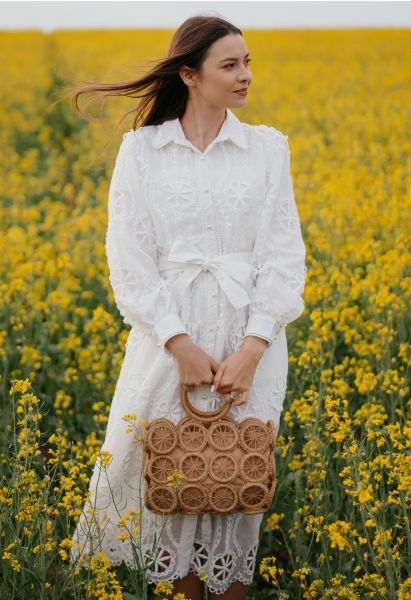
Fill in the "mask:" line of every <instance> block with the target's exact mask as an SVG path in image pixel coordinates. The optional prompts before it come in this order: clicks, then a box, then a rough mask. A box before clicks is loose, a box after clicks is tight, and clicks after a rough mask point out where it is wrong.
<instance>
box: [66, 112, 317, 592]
mask: <svg viewBox="0 0 411 600" xmlns="http://www.w3.org/2000/svg"><path fill="white" fill-rule="evenodd" d="M305 254H306V250H305V245H304V242H303V238H302V233H301V226H300V219H299V213H298V210H297V206H296V202H295V197H294V191H293V181H292V176H291V174H290V148H289V144H288V136H287V135H285V134H283V133H282V132H280V131H279V130H277V129H275V128H274V127H271V126H267V125H251V124H249V123H245V122H241V121H240V120H239V119H238V118H237V117H236V116H235V115H234V113H233V112H232V111H231V110H230V109H226V111H225V119H224V121H223V124H222V126H221V128H220V130H219V133H218V135H217V136H216V138H215V139H214V140H213V141H212V142H211V143H210V144H209V145H208V146H207V148H206V149H205V151H204V152H201V151H200V150H199V149H198V148H196V147H195V146H194V145H193V144H192V143H191V142H190V141H189V140H188V139H187V138H186V137H185V135H184V131H183V128H182V125H181V122H180V119H179V118H174V119H169V120H166V121H164V122H163V123H161V124H159V125H148V126H144V127H140V128H138V129H136V130H134V129H131V130H130V131H128V132H127V133H125V134H124V135H123V138H122V141H121V144H120V147H119V150H118V154H117V157H116V161H115V166H114V170H113V173H112V177H111V183H110V188H109V195H108V225H107V235H106V255H107V261H108V266H109V273H110V274H109V277H110V283H111V287H112V290H113V294H114V298H115V302H116V305H117V307H118V310H119V312H120V314H121V316H122V317H123V321H124V323H126V324H128V325H130V326H131V329H130V331H129V335H128V338H127V341H126V347H125V354H124V360H123V363H122V365H121V369H120V374H119V377H118V380H117V383H116V387H115V392H114V396H113V398H112V403H111V407H110V413H109V417H108V422H107V430H106V435H105V439H104V442H103V445H102V447H101V451H102V453H103V451H105V452H106V453H108V454H107V456H109V457H110V462H109V464H107V461H106V465H105V466H104V467H103V461H102V460H100V458H98V459H97V460H96V462H95V465H94V470H93V473H92V476H91V479H90V483H89V494H90V495H89V499H88V500H87V502H86V503H85V505H84V509H83V512H82V513H81V515H80V517H79V519H78V521H77V523H76V528H75V531H74V534H73V538H72V539H73V542H74V544H73V546H72V547H71V549H70V560H71V562H72V563H73V564H74V563H75V562H76V560H77V558H78V557H79V556H80V555H81V556H83V557H84V560H85V563H84V564H85V565H88V564H89V560H90V559H91V557H92V556H93V555H95V554H97V553H98V552H99V551H103V552H104V553H105V554H106V555H107V556H108V558H109V560H110V562H111V564H112V565H117V564H120V563H121V562H124V563H125V564H127V565H128V566H130V567H131V568H133V567H134V566H135V564H136V563H135V555H134V558H133V551H132V545H131V543H130V539H129V538H128V539H127V536H124V535H122V534H124V523H125V522H126V523H127V522H129V523H130V524H131V523H132V520H133V519H134V522H133V523H134V524H136V530H135V531H137V533H138V539H139V544H140V546H139V547H140V558H141V557H143V562H144V561H146V562H145V564H146V565H147V564H148V565H149V568H148V576H149V581H150V582H158V581H160V580H161V581H173V580H174V579H176V578H180V577H184V576H185V575H187V574H188V573H190V572H193V573H196V574H197V575H203V576H205V578H206V581H207V585H208V589H209V590H210V591H212V592H214V593H217V594H222V593H224V591H226V590H227V589H228V587H229V586H230V585H231V584H232V583H233V582H234V581H240V582H242V583H244V584H250V583H251V582H252V579H253V573H254V568H255V561H256V551H257V547H258V539H259V529H260V525H261V521H262V518H263V515H262V514H243V513H240V512H237V513H231V514H215V513H206V514H204V515H185V514H181V513H176V514H171V515H168V516H167V518H166V519H164V518H163V517H162V516H161V515H158V514H154V513H152V512H150V511H149V510H148V509H147V508H146V507H145V506H144V500H143V497H144V494H143V489H144V480H143V477H142V466H143V448H142V444H141V443H139V437H138V435H137V434H136V433H135V432H137V433H138V432H141V431H142V427H143V423H144V421H145V423H146V424H147V423H149V422H150V421H151V420H153V419H156V418H159V417H164V418H167V419H169V420H171V421H172V422H173V423H177V422H178V421H179V420H180V419H182V418H183V417H184V416H186V415H185V413H184V410H183V408H182V406H181V401H180V391H181V384H180V381H179V375H178V371H177V368H176V361H175V358H174V357H173V355H172V354H171V353H170V351H169V350H168V349H167V347H166V345H165V344H166V342H167V341H168V340H169V339H170V338H171V337H173V336H174V335H177V334H180V333H186V334H188V335H189V336H190V337H191V339H192V340H193V342H194V343H195V344H196V345H197V346H199V347H200V348H202V349H203V350H204V351H205V352H207V353H208V354H209V355H211V356H212V357H214V359H215V360H216V361H217V362H218V363H220V362H221V361H223V360H224V359H225V358H226V357H228V356H229V355H230V354H232V353H233V352H236V351H238V350H240V348H241V345H242V343H243V341H244V339H245V337H247V336H256V337H260V338H263V339H265V340H266V341H267V342H268V344H267V347H266V349H265V350H264V354H263V355H262V357H261V359H260V361H259V363H258V365H257V368H256V371H255V375H254V378H253V381H252V384H251V386H250V388H249V395H248V401H247V402H246V403H244V404H242V405H240V406H236V405H233V406H232V407H231V409H230V411H229V416H230V417H231V418H233V419H234V420H235V421H236V422H237V423H240V422H241V421H242V420H244V419H246V418H247V417H255V416H257V417H258V418H260V419H263V420H264V421H267V420H268V419H272V420H273V422H274V425H275V430H276V433H278V427H279V420H280V415H281V412H282V408H283V401H284V397H285V392H286V387H287V372H288V348H287V340H286V331H285V330H286V326H287V324H288V323H290V322H292V321H293V320H295V319H297V318H298V317H299V316H300V315H301V314H302V312H303V310H304V300H303V298H302V294H303V291H304V284H305V279H306V271H307V269H306V266H305ZM188 396H189V399H190V401H191V404H193V405H194V406H195V407H197V408H199V409H201V410H207V411H211V410H215V409H216V408H218V407H219V406H221V405H222V403H223V402H224V398H223V396H222V394H221V393H219V392H218V391H214V392H212V391H211V386H210V385H209V384H202V385H199V386H197V387H195V388H194V389H193V390H192V391H190V392H188ZM130 416H131V418H133V419H135V420H134V421H133V423H134V426H135V432H134V433H135V435H131V434H130V433H126V428H128V427H130V421H127V419H124V417H130ZM141 421H143V423H141ZM136 442H137V443H136ZM136 515H137V517H136ZM122 525H123V527H122ZM125 538H126V539H125Z"/></svg>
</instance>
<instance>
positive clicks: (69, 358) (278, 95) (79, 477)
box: [0, 29, 411, 600]
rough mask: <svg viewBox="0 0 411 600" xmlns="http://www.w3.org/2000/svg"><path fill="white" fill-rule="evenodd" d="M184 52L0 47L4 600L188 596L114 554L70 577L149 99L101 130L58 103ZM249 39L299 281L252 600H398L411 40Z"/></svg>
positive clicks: (0, 40)
mask: <svg viewBox="0 0 411 600" xmlns="http://www.w3.org/2000/svg"><path fill="white" fill-rule="evenodd" d="M171 35H172V32H171V31H138V30H128V31H114V30H113V31H81V32H80V31H78V32H73V31H60V32H55V33H52V34H48V35H46V34H42V33H39V32H35V31H32V32H19V33H6V32H2V33H0V48H1V55H2V61H1V64H0V90H1V91H0V95H1V108H0V121H1V127H0V139H1V155H2V160H1V162H0V170H1V178H0V181H1V184H0V185H1V206H0V223H1V237H0V270H1V282H0V290H1V308H0V311H1V329H0V356H1V379H0V385H1V391H2V403H1V412H0V432H1V434H0V435H1V437H0V457H1V463H0V464H1V474H0V475H1V482H0V597H1V598H13V599H20V598H21V599H26V598H29V597H30V598H33V599H34V598H40V599H47V600H48V599H50V600H60V599H69V598H70V599H71V598H73V599H76V600H80V599H86V598H100V599H116V600H117V599H121V598H125V599H126V600H132V599H135V600H136V599H145V598H175V599H178V598H180V599H181V598H182V596H181V594H180V595H178V594H174V593H173V590H172V586H170V585H166V584H162V585H158V586H157V588H156V589H152V588H150V587H149V586H147V583H146V580H145V573H144V570H143V571H141V570H140V571H139V570H130V569H127V568H126V567H125V566H124V565H121V566H119V567H113V566H110V563H109V560H108V558H107V557H105V556H103V555H101V556H96V559H95V561H94V562H93V564H92V568H91V569H90V570H86V569H83V568H82V567H81V565H80V566H79V567H77V568H76V569H72V568H70V565H69V560H68V557H69V549H70V544H71V543H72V542H71V534H72V532H73V528H74V524H75V521H76V519H77V517H78V514H79V512H80V511H81V510H82V506H83V503H84V501H85V497H86V492H87V483H88V478H89V477H90V474H91V470H92V466H93V464H94V462H95V460H96V457H97V456H98V455H99V448H100V446H101V443H102V440H103V437H104V432H105V426H106V423H107V418H108V412H109V409H110V402H111V398H112V396H113V393H114V388H115V384H116V380H117V376H118V374H119V370H120V367H121V363H122V359H123V355H124V351H125V341H126V339H127V336H128V327H127V326H124V324H123V322H122V319H121V316H120V314H119V312H118V310H117V308H116V306H115V303H114V298H113V294H112V291H111V288H110V285H109V279H108V267H107V264H106V259H105V227H106V219H107V212H106V206H107V194H108V184H109V179H110V174H111V169H112V167H113V160H114V156H115V154H116V151H117V149H118V145H119V143H120V139H121V135H122V133H124V132H125V131H127V130H128V129H130V128H131V122H132V119H131V118H130V119H129V120H125V121H124V122H123V123H122V124H121V125H120V126H119V128H118V130H117V131H116V133H115V135H114V137H113V138H112V140H111V141H110V143H108V145H107V146H105V143H106V142H107V140H108V138H109V136H110V135H111V133H112V131H113V128H114V126H115V123H117V121H118V119H120V117H121V116H122V115H124V114H125V113H126V111H127V110H130V109H132V108H133V106H135V104H133V103H134V102H136V100H135V99H128V98H115V99H109V100H108V101H107V102H106V104H105V106H104V128H102V127H101V125H100V123H99V122H98V121H97V120H95V121H92V122H88V121H86V120H85V119H82V118H80V117H79V116H78V115H77V114H76V113H75V112H74V110H73V109H72V107H71V104H70V102H69V101H68V100H67V101H63V102H58V103H57V104H53V103H55V101H56V99H57V98H58V93H59V92H61V90H62V89H63V88H64V87H65V86H66V85H71V84H72V83H73V82H79V81H80V80H87V81H99V82H103V81H104V82H113V81H122V80H128V79H132V78H133V77H134V76H136V77H138V76H140V75H141V74H142V73H143V72H144V69H145V66H144V63H145V61H149V60H154V59H157V58H160V57H162V56H164V55H165V54H166V52H167V49H168V43H169V41H170V39H171ZM244 37H245V41H246V44H247V47H248V49H249V51H250V55H251V58H252V62H251V64H250V67H251V69H252V73H253V82H252V84H251V88H250V93H249V96H248V105H247V107H246V108H244V109H242V110H238V111H237V110H236V111H235V112H236V114H237V116H238V117H239V118H240V119H241V120H243V121H248V122H250V123H254V124H258V123H265V124H267V125H271V126H273V127H276V128H277V129H279V130H280V131H282V132H283V133H285V134H286V135H288V136H289V143H290V148H291V159H292V175H293V181H294V191H295V196H296V200H297V205H298V209H299V214H300V218H301V223H302V228H303V236H304V240H305V242H306V246H307V268H308V279H307V284H306V289H305V292H304V299H305V303H306V308H305V311H304V313H303V315H302V316H301V317H300V318H299V319H298V320H297V321H296V322H295V323H292V324H290V325H289V327H288V328H287V339H288V347H289V353H290V365H289V379H288V387H287V397H286V402H285V405H284V411H283V414H282V419H281V425H280V431H279V436H278V439H277V448H276V451H275V452H276V463H277V478H278V481H277V489H276V493H275V497H274V501H273V504H272V507H271V510H270V511H269V512H268V513H267V514H266V516H265V518H264V521H263V526H262V530H261V544H260V548H259V552H258V559H257V567H256V573H255V581H254V583H253V586H252V588H251V590H250V594H249V597H250V598H252V599H255V600H260V599H261V600H266V599H267V600H268V599H272V598H276V599H281V600H286V599H287V600H300V599H304V600H305V599H310V600H311V599H332V600H334V599H336V598H347V599H350V600H351V599H353V600H354V599H361V600H363V599H365V600H368V599H376V600H387V599H389V600H394V599H395V600H407V599H410V598H411V573H410V570H409V565H410V561H411V529H410V493H411V469H410V467H411V453H410V449H411V443H410V433H411V423H410V416H411V403H410V381H409V370H410V338H409V332H410V310H409V309H410V306H409V299H410V283H411V279H410V213H411V197H410V196H411V193H410V190H411V153H410V150H411V139H410V135H409V134H410V131H411V70H410V68H409V67H410V64H411V31H410V30H361V29H356V30H328V31H315V30H312V31H293V30H290V31H261V32H245V33H244ZM80 101H83V105H84V99H83V98H82V99H81V100H80ZM89 110H91V112H92V114H93V115H94V116H95V117H97V116H98V115H97V110H96V109H89ZM93 110H94V112H93ZM130 525H133V527H131V528H130V527H127V523H123V526H124V530H125V536H127V535H128V534H130V529H131V532H132V534H134V535H135V536H136V538H138V514H137V515H131V516H130ZM127 532H129V533H127Z"/></svg>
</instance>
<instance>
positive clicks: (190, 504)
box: [178, 483, 207, 513]
mask: <svg viewBox="0 0 411 600" xmlns="http://www.w3.org/2000/svg"><path fill="white" fill-rule="evenodd" d="M178 499H179V501H180V505H181V507H182V508H183V509H184V510H187V511H193V512H194V513H196V512H198V511H201V510H203V508H204V507H205V506H206V504H207V494H206V493H205V491H204V489H203V488H202V487H200V486H199V485H197V484H195V483H189V484H187V485H183V486H182V487H181V488H180V489H179V490H178Z"/></svg>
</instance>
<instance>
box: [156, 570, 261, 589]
mask: <svg viewBox="0 0 411 600" xmlns="http://www.w3.org/2000/svg"><path fill="white" fill-rule="evenodd" d="M200 571H201V569H200V570H196V569H194V568H193V567H189V569H188V571H187V573H184V574H181V573H175V574H174V575H171V576H169V577H160V578H156V579H152V578H151V577H149V578H148V582H149V583H154V584H155V583H158V582H159V581H160V580H161V581H165V582H166V583H172V582H173V581H175V580H176V579H180V578H183V577H186V576H187V575H188V574H189V573H194V575H196V576H197V577H199V576H200ZM253 579H254V576H253V575H252V576H251V577H245V576H244V575H240V574H239V575H234V576H233V577H232V578H231V579H230V580H229V581H228V582H226V583H224V584H223V585H222V586H221V587H219V588H215V587H213V586H212V585H210V584H209V583H206V585H207V589H208V591H209V592H211V593H212V594H216V595H220V594H224V593H225V592H226V591H227V590H228V588H229V587H230V585H231V584H232V583H235V582H236V581H239V582H240V583H243V584H244V585H251V584H252V583H253Z"/></svg>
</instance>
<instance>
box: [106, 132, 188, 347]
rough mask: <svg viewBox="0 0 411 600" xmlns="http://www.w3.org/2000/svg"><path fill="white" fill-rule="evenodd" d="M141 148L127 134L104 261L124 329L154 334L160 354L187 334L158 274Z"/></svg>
mask: <svg viewBox="0 0 411 600" xmlns="http://www.w3.org/2000/svg"><path fill="white" fill-rule="evenodd" d="M141 143H142V139H141V138H140V137H139V135H138V132H135V131H130V132H128V133H125V134H124V135H123V140H122V142H121V144H120V148H119V151H118V154H117V157H116V162H115V166H114V169H113V173H112V177H111V182H110V188H109V194H108V224H107V233H106V256H107V262H108V267H109V272H110V275H109V279H110V283H111V287H112V289H113V293H114V299H115V302H116V305H117V307H118V309H119V311H120V314H121V315H122V317H123V321H124V323H127V324H129V325H131V326H133V327H135V328H136V329H141V330H142V331H144V332H145V333H149V334H154V336H155V338H156V341H157V345H158V346H162V347H163V348H164V345H165V343H166V342H167V340H169V339H170V338H171V337H173V336H174V335H177V334H178V333H187V334H188V331H187V328H186V327H185V325H184V323H183V322H182V320H181V319H180V316H179V314H178V310H177V305H176V302H175V298H174V296H173V293H172V289H171V286H170V285H169V283H168V282H167V281H166V280H165V279H164V278H162V277H161V276H160V273H159V271H158V268H157V263H156V260H157V259H156V239H155V230H154V225H153V222H152V219H151V216H150V214H149V212H148V209H147V206H146V203H145V199H144V195H143V191H142V188H141V183H140V177H141V175H140V172H139V167H140V162H139V157H140V156H141V155H140V151H141V148H140V147H139V146H138V144H141Z"/></svg>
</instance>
